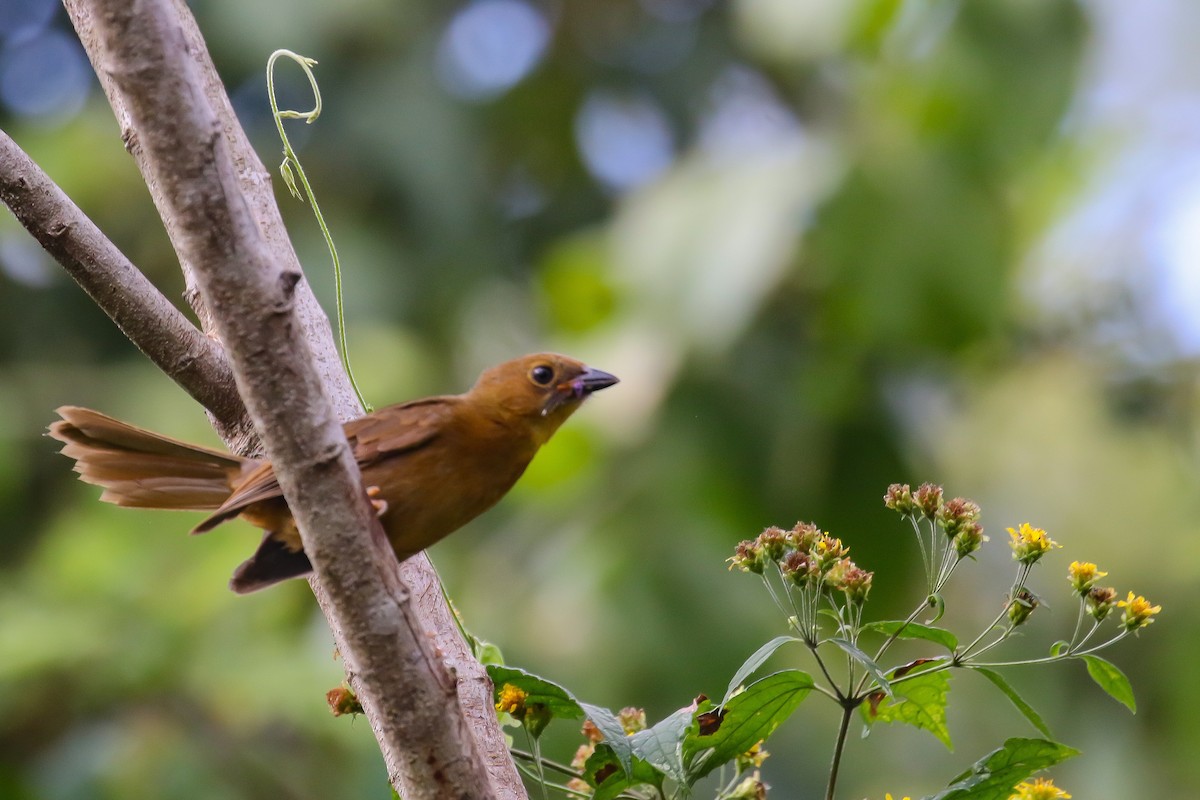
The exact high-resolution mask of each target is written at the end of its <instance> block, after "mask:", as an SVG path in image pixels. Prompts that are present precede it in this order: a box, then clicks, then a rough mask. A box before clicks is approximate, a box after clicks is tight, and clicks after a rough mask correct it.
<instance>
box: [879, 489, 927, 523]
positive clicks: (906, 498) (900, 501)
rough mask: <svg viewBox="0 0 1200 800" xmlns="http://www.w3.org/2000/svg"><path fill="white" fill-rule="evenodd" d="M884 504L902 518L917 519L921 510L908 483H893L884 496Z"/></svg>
mask: <svg viewBox="0 0 1200 800" xmlns="http://www.w3.org/2000/svg"><path fill="white" fill-rule="evenodd" d="M883 504H884V505H885V506H886V507H887V508H890V509H891V510H892V511H895V512H896V513H897V514H899V515H900V516H902V517H906V518H907V517H915V516H916V515H917V511H918V510H919V509H918V507H917V504H916V501H915V500H914V499H913V493H912V489H910V488H909V486H908V484H907V483H893V484H892V485H891V486H889V487H888V490H887V492H886V493H885V494H884V495H883Z"/></svg>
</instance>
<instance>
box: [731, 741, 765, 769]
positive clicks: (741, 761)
mask: <svg viewBox="0 0 1200 800" xmlns="http://www.w3.org/2000/svg"><path fill="white" fill-rule="evenodd" d="M770 755H771V754H770V753H769V752H767V750H766V749H765V748H764V747H763V746H762V741H759V742H758V743H757V744H755V745H754V746H753V747H751V748H750V749H749V750H747V751H746V752H744V753H742V754H741V755H739V756H738V757H737V759H736V763H737V768H738V772H748V771H749V770H751V769H757V768H758V767H761V766H762V765H763V762H764V761H766V760H767V759H768V758H769V757H770Z"/></svg>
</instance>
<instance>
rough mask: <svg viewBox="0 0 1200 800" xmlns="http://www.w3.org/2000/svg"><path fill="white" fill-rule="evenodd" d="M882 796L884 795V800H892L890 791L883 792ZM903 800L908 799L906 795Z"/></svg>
mask: <svg viewBox="0 0 1200 800" xmlns="http://www.w3.org/2000/svg"><path fill="white" fill-rule="evenodd" d="M883 797H884V800H892V795H891V792H889V793H887V794H885V795H884V796H883ZM903 800H910V799H909V797H908V795H905V796H904V798H903Z"/></svg>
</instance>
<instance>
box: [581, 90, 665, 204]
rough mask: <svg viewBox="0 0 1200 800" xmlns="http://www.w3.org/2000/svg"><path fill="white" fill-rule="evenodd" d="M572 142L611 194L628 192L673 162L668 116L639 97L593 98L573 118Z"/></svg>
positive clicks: (605, 94) (608, 94)
mask: <svg viewBox="0 0 1200 800" xmlns="http://www.w3.org/2000/svg"><path fill="white" fill-rule="evenodd" d="M575 140H576V143H577V145H578V147H579V152H580V154H581V155H582V156H583V161H584V164H586V165H587V168H588V171H589V172H591V173H592V175H593V176H594V177H595V178H596V179H597V180H599V181H600V182H601V183H603V184H605V185H606V186H608V187H609V188H610V189H615V190H618V191H623V190H627V189H633V188H636V187H638V186H641V185H642V184H644V183H646V182H647V181H649V180H651V179H653V178H655V177H656V176H658V174H659V173H661V172H662V171H663V170H665V169H666V168H667V167H669V166H670V165H671V162H672V160H673V159H674V157H675V147H674V137H673V135H672V133H671V126H670V123H669V122H668V120H667V115H666V114H665V113H664V112H663V110H662V109H661V108H660V107H659V106H658V104H657V103H655V102H654V101H653V100H652V99H650V98H649V97H646V96H644V95H617V94H614V93H611V92H594V93H592V94H591V95H590V96H589V97H588V98H587V100H585V101H584V104H583V106H582V107H581V108H580V109H579V113H578V114H577V115H576V118H575Z"/></svg>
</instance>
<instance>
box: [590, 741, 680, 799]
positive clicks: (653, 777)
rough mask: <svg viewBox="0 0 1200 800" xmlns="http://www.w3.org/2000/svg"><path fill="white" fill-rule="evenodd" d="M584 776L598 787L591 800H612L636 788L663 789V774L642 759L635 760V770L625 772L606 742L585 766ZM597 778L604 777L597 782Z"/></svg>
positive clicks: (602, 743)
mask: <svg viewBox="0 0 1200 800" xmlns="http://www.w3.org/2000/svg"><path fill="white" fill-rule="evenodd" d="M583 774H584V779H585V780H587V781H588V783H590V784H591V785H593V786H595V787H596V792H595V794H594V795H593V796H592V799H591V800H612V799H613V798H615V797H618V796H620V795H621V793H622V792H624V791H625V790H626V789H630V788H633V787H634V786H642V785H649V786H654V787H655V788H658V789H661V788H662V784H663V777H664V776H663V773H661V772H659V771H658V770H657V769H655V768H654V767H652V766H650V765H649V764H647V763H646V762H645V761H643V760H642V759H640V758H635V759H634V760H633V769H632V770H631V771H630V772H629V773H625V772H623V771H622V770H621V765H620V764H619V763H618V762H617V759H616V756H614V755H613V752H612V750H611V749H610V748H609V747H608V746H607V744H606V743H605V742H600V743H599V744H598V745H596V752H594V753H592V755H591V756H590V757H589V758H588V760H587V763H586V764H584V767H583ZM597 776H602V779H601V780H599V781H597V780H596V778H597Z"/></svg>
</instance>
